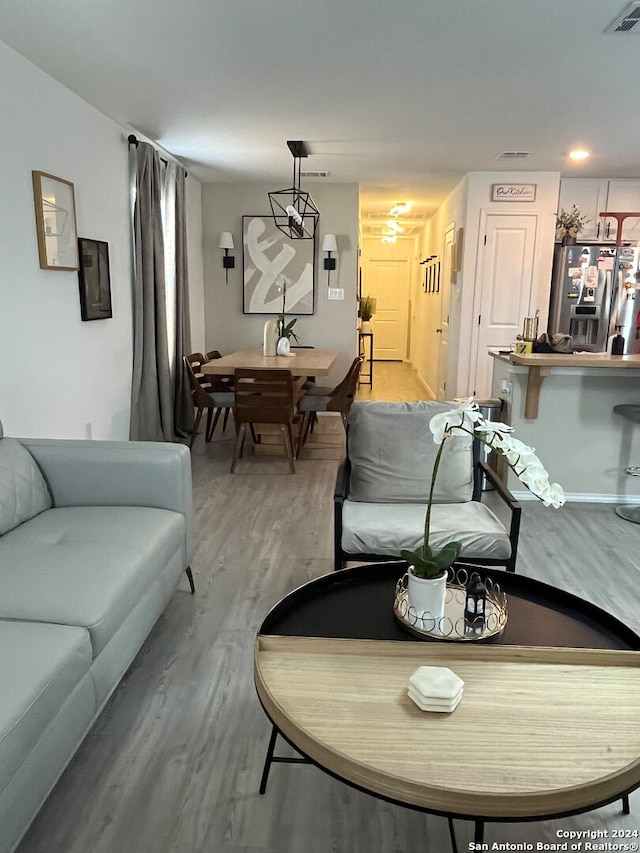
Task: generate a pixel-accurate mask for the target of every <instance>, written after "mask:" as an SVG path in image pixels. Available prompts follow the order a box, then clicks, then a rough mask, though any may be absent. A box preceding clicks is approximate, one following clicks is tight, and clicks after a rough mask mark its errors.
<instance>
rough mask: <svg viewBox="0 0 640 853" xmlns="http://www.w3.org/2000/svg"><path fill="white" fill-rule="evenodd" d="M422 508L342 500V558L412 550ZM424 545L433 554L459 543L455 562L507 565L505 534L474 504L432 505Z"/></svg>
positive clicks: (420, 534)
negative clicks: (458, 557)
mask: <svg viewBox="0 0 640 853" xmlns="http://www.w3.org/2000/svg"><path fill="white" fill-rule="evenodd" d="M425 513H426V505H425V504H416V503H363V502H362V501H352V500H345V502H344V504H343V511H342V543H341V544H342V549H343V551H345V552H347V553H348V554H369V555H370V554H376V555H381V556H389V557H397V558H399V557H400V551H401V550H402V549H405V548H406V549H408V550H415V549H416V548H417V547H418V546H419V545H421V544H422V539H423V535H424V519H425ZM429 539H430V544H431V547H432V548H433V549H435V550H439V549H440V548H442V547H443V546H444V545H446V544H447V543H448V542H451V541H454V540H455V541H458V542H462V552H461V554H460V557H461V558H464V559H483V560H486V559H496V560H505V561H506V560H508V559H509V557H510V556H511V542H510V539H509V533H508V531H507V530H506V529H505V527H504V525H503V524H502V523H501V522H500V521H499V519H498V518H497V516H496V515H495V514H494V513H493V512H492V511H491V510H490V509H489V508H488V507H487V506H485V505H484V504H481V503H480V502H479V501H469V502H468V503H465V504H459V503H458V504H434V506H433V507H432V510H431V531H430V537H429Z"/></svg>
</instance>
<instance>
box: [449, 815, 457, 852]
mask: <svg viewBox="0 0 640 853" xmlns="http://www.w3.org/2000/svg"><path fill="white" fill-rule="evenodd" d="M447 821H448V823H449V838H450V839H451V850H452V851H453V853H458V844H457V842H456V831H455V829H454V826H453V818H451V817H448V818H447Z"/></svg>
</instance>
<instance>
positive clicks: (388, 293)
mask: <svg viewBox="0 0 640 853" xmlns="http://www.w3.org/2000/svg"><path fill="white" fill-rule="evenodd" d="M362 295H363V296H372V297H373V298H374V299H375V300H376V301H377V304H376V313H375V314H374V315H373V320H372V323H371V327H372V329H373V345H374V350H373V355H374V358H376V359H378V360H387V361H403V360H404V358H405V355H406V352H407V330H408V324H409V263H408V261H407V260H406V259H403V258H399V259H388V260H387V259H377V258H371V259H370V260H369V261H368V263H367V266H366V268H365V281H364V282H363V285H362Z"/></svg>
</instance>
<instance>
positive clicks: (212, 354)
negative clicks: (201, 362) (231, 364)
mask: <svg viewBox="0 0 640 853" xmlns="http://www.w3.org/2000/svg"><path fill="white" fill-rule="evenodd" d="M204 357H205V361H214V360H215V359H217V358H222V353H221V352H220V350H218V349H212V350H209V352H207V353H205V355H204ZM206 376H207V379H211V380H212V385H213V386H214V388H216V389H217V390H218V391H233V373H224V374H222V373H221V374H218V373H207V374H206Z"/></svg>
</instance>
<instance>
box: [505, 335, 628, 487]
mask: <svg viewBox="0 0 640 853" xmlns="http://www.w3.org/2000/svg"><path fill="white" fill-rule="evenodd" d="M490 355H491V356H492V358H493V384H492V396H494V397H499V398H500V399H502V401H503V412H502V418H503V420H504V421H505V422H506V423H509V424H511V426H513V427H514V430H515V435H516V437H517V438H519V439H520V440H521V441H524V442H525V443H526V444H528V445H531V446H532V447H535V448H536V452H537V453H538V455H539V457H540V458H541V459H542V460H543V462H544V465H545V467H546V468H547V470H548V471H549V474H550V476H551V478H552V480H553V481H555V482H558V483H560V484H561V485H562V486H563V488H564V489H565V492H566V493H567V497H568V498H569V499H571V498H573V499H577V500H588V501H598V500H601V501H611V502H617V503H625V502H628V503H637V502H640V478H638V477H629V476H628V475H626V474H625V471H624V469H625V467H626V466H629V465H640V427H638V426H636V425H635V424H633V423H631V422H630V421H628V420H627V419H626V418H622V417H620V416H619V415H616V414H614V412H613V407H614V406H617V405H620V404H624V403H635V404H637V403H640V355H624V356H614V355H609V354H607V353H573V354H571V353H568V354H564V353H558V354H554V353H550V354H546V353H545V354H542V353H532V354H522V355H521V354H518V355H516V354H515V353H504V352H496V351H494V352H490ZM508 481H509V483H510V484H511V485H512V486H514V488H515V491H516V492H517V493H518V496H519V497H526V495H522V494H521V493H519V492H518V489H519V488H520V489H521V486H520V484H519V483H518V481H512V478H511V477H510V476H509V477H508Z"/></svg>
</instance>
